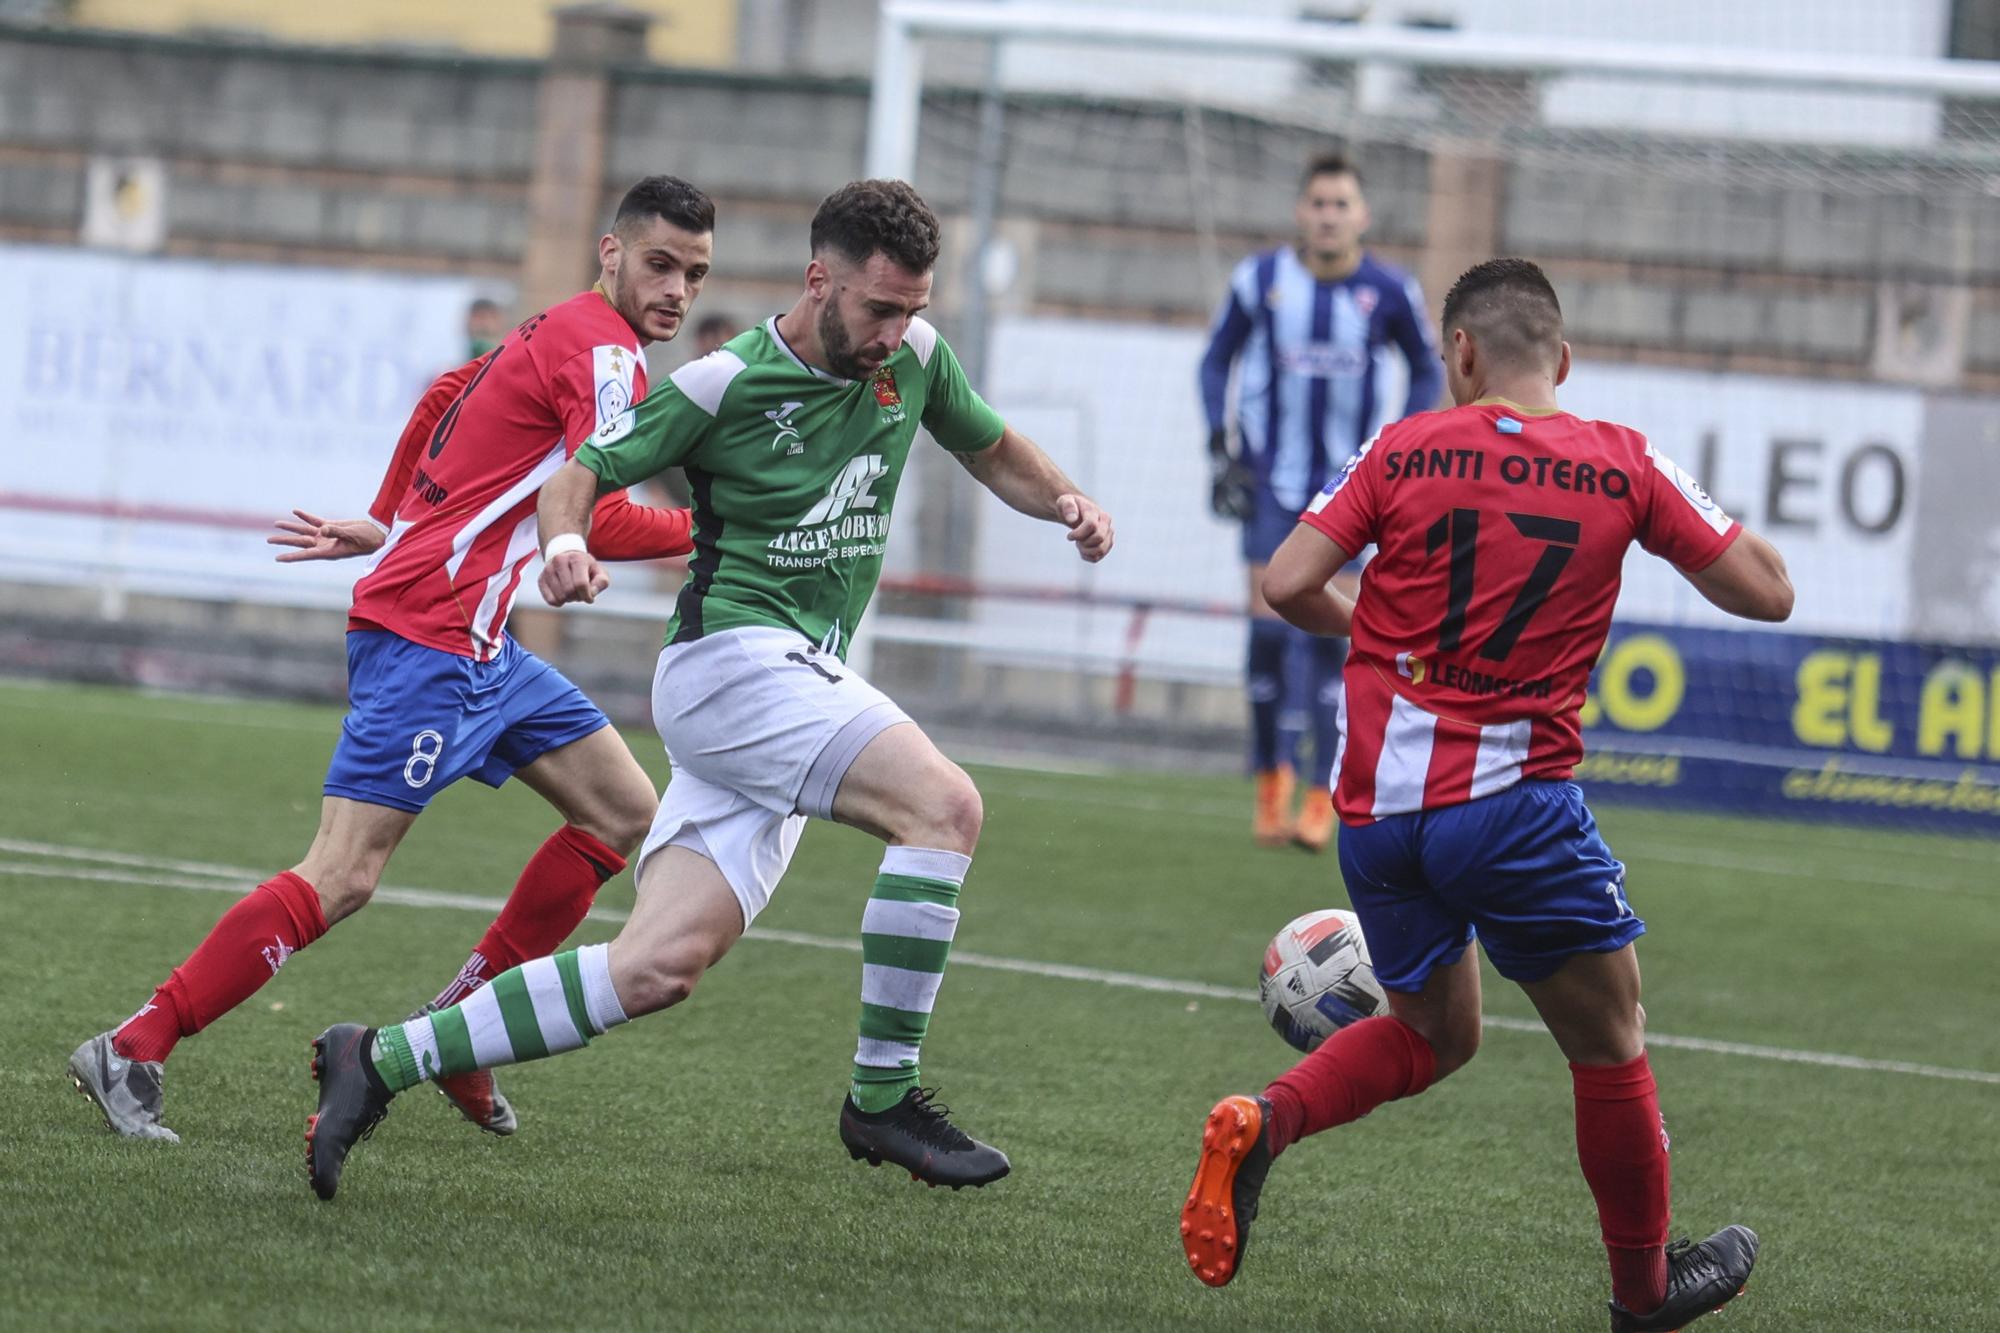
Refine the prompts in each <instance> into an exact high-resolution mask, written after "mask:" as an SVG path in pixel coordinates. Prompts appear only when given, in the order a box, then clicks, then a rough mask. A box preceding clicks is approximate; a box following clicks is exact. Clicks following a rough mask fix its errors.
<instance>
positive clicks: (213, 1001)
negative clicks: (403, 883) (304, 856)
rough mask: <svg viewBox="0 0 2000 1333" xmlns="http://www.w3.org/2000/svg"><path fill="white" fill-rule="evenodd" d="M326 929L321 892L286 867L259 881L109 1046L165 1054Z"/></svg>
mask: <svg viewBox="0 0 2000 1333" xmlns="http://www.w3.org/2000/svg"><path fill="white" fill-rule="evenodd" d="M324 934H326V917H325V916H324V915H323V914H322V913H321V911H320V906H319V894H318V893H316V892H314V891H313V886H312V885H310V884H308V883H306V882H305V881H304V880H302V879H300V878H299V877H298V876H297V875H294V874H293V873H292V872H291V871H289V870H287V871H286V872H285V873H284V874H282V875H277V876H274V877H273V878H271V879H267V880H265V881H264V882H263V883H262V884H259V885H258V886H257V887H256V888H255V889H254V890H252V891H251V892H250V893H248V894H245V895H244V897H243V898H242V900H241V901H239V902H238V903H237V904H236V905H235V906H234V907H232V908H230V909H229V910H228V911H227V912H224V913H223V914H222V920H220V921H218V922H216V923H215V928H214V929H213V930H211V931H209V932H208V938H207V939H205V940H203V941H202V942H201V945H200V947H198V948H197V949H196V950H195V951H194V952H193V953H191V954H189V955H188V960H187V961H186V962H185V963H182V964H181V965H180V966H179V967H177V968H175V969H174V970H173V971H172V972H171V973H170V974H168V976H167V979H166V980H165V981H163V982H161V983H160V987H159V989H158V990H156V991H154V992H153V998H152V999H151V1000H150V1001H148V1002H147V1004H146V1005H145V1007H144V1008H142V1009H140V1010H139V1012H138V1013H136V1014H134V1015H132V1017H130V1018H128V1019H126V1020H125V1023H124V1025H123V1026H121V1027H120V1028H119V1029H118V1031H117V1033H116V1035H114V1036H113V1037H112V1039H111V1047H112V1049H113V1050H115V1051H117V1052H118V1054H120V1055H122V1056H124V1057H125V1058H126V1059H128V1060H164V1059H166V1058H167V1056H168V1054H169V1053H170V1052H172V1050H173V1049H174V1043H175V1042H177V1041H179V1040H180V1039H181V1038H182V1037H191V1036H193V1035H194V1034H195V1033H197V1032H199V1031H201V1030H202V1029H203V1028H205V1027H207V1026H208V1025H209V1024H210V1023H213V1022H214V1021H215V1020H216V1019H218V1018H220V1017H222V1016H223V1015H224V1014H226V1013H228V1012H229V1011H230V1010H231V1009H234V1008H235V1007H236V1006H237V1005H239V1004H241V1003H243V1002H244V1001H245V1000H247V999H249V998H250V997H251V996H252V995H254V994H256V993H257V991H258V989H259V988H260V987H262V986H263V984H264V983H265V982H267V981H269V980H270V979H271V978H272V977H275V976H277V975H278V969H279V968H281V967H283V966H284V965H285V960H286V959H287V958H289V957H291V956H292V955H293V954H294V953H297V952H298V951H299V950H300V949H303V948H305V947H306V946H307V945H308V944H311V943H312V942H313V941H314V940H316V939H318V938H319V937H320V936H322V935H324Z"/></svg>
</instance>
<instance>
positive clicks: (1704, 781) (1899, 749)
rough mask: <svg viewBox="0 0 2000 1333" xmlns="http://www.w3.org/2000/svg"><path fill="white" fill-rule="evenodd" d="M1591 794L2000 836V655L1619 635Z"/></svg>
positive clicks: (1598, 727) (1684, 630) (1596, 721)
mask: <svg viewBox="0 0 2000 1333" xmlns="http://www.w3.org/2000/svg"><path fill="white" fill-rule="evenodd" d="M1583 722H1584V747H1585V751H1586V755H1585V759H1584V763H1583V766H1582V767H1581V768H1580V769H1579V770H1578V772H1577V780H1578V781H1579V782H1581V783H1582V784H1583V785H1584V788H1585V790H1586V791H1587V792H1588V793H1589V794H1590V795H1591V797H1592V798H1593V799H1605V798H1609V799H1624V800H1639V801H1646V802H1651V803H1654V804H1662V805H1677V806H1684V807H1706V808H1710V809H1716V810H1723V811H1727V812H1729V813H1732V814H1744V815H1758V814H1765V815H1779V816H1784V817H1788V818H1797V819H1833V820H1840V821H1845V822H1878V823H1886V824H1895V825H1903V826H1906V827H1910V828H1918V829H1926V830H1930V831H1942V830H1945V829H1950V830H1952V831H1961V832H1967V833H1985V834H1993V835H2000V649H1993V648H1986V649H1979V648H1965V647H1948V646H1945V645H1941V644H1924V643H1907V642H1892V641H1886V640H1871V639H1845V638H1827V637H1821V636H1816V635H1802V634H1786V633H1777V632H1771V631H1758V630H1712V629H1695V628H1688V627H1685V626H1667V625H1653V624H1644V623H1627V624H1620V625H1617V626H1615V627H1614V628H1613V629H1612V631H1611V638H1610V640H1609V642H1608V643H1607V645H1606V647H1605V651H1604V655H1603V657H1602V658H1600V659H1599V661H1598V665H1597V671H1596V673H1595V674H1594V675H1593V677H1592V679H1591V690H1590V698H1589V702H1588V703H1587V704H1586V706H1585V708H1584V713H1583Z"/></svg>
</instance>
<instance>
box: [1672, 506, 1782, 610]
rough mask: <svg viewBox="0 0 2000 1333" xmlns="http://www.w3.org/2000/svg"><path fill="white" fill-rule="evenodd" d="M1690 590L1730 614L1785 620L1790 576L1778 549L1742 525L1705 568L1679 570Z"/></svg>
mask: <svg viewBox="0 0 2000 1333" xmlns="http://www.w3.org/2000/svg"><path fill="white" fill-rule="evenodd" d="M1680 574H1681V577H1682V578H1684V579H1686V580H1687V581H1688V582H1689V583H1692V584H1693V585H1694V590H1695V591H1696V592H1698V593H1700V594H1701V595H1702V596H1703V597H1706V598H1707V599H1708V600H1709V601H1711V602H1713V603H1714V604H1715V605H1717V606H1719V607H1721V608H1722V609H1723V610H1725V611H1727V612H1728V613H1729V614H1730V615H1732V616H1742V617H1743V618H1744V619H1746V620H1769V621H1773V622H1775V621H1781V620H1788V619H1790V618H1791V614H1792V577H1791V575H1790V574H1789V573H1788V572H1787V571H1786V569H1785V557H1783V556H1781V555H1779V554H1778V548H1777V547H1775V546H1773V545H1771V543H1769V542H1767V541H1765V540H1764V539H1763V538H1762V537H1760V536H1758V535H1757V534H1756V533H1754V532H1752V531H1750V529H1748V528H1745V529H1743V531H1742V532H1740V533H1738V534H1737V536H1736V540H1735V541H1733V542H1731V543H1729V549H1727V550H1725V551H1724V552H1723V553H1722V554H1721V555H1719V556H1717V557H1716V558H1715V560H1714V562H1713V563H1711V564H1710V565H1708V567H1707V568H1705V569H1700V570H1695V571H1692V572H1690V571H1688V570H1685V569H1683V570H1681V571H1680Z"/></svg>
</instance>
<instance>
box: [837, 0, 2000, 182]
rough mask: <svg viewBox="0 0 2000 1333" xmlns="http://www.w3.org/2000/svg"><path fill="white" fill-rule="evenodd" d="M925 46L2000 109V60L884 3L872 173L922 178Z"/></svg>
mask: <svg viewBox="0 0 2000 1333" xmlns="http://www.w3.org/2000/svg"><path fill="white" fill-rule="evenodd" d="M926 37H986V38H993V39H1004V38H1042V39H1047V40H1056V41H1064V42H1082V43H1095V44H1100V45H1114V46H1121V47H1127V48H1132V47H1156V48H1159V49H1162V50H1181V51H1199V52H1202V53H1205V54H1209V55H1216V54H1228V55H1264V56H1273V55H1275V56H1293V57H1310V58H1313V59H1318V60H1331V61H1353V62H1360V61H1367V62H1370V63H1372V64H1380V65H1393V66H1415V65H1422V66H1426V67H1431V68H1445V69H1460V70H1467V71H1474V72H1479V73H1486V74H1495V73H1506V74H1530V75H1532V74H1545V75H1546V74H1597V75H1621V76H1628V77H1636V78H1649V77H1650V78H1673V79H1681V80H1686V81H1688V82H1697V83H1709V84H1728V85H1732V86H1735V87H1761V88H1774V89H1791V90H1810V91H1829V90H1830V91H1842V92H1856V93H1891V94H1904V95H1911V94H1915V95H1926V96H1937V97H1963V98H1969V99H1977V100H1993V101H1996V102H2000V61H1990V60H1948V59H1942V58H1935V59H1921V58H1918V59H1913V58H1908V57H1900V58H1891V59H1883V58H1878V57H1873V56H1870V57H1860V56H1835V55H1812V54H1800V53H1791V52H1772V51H1755V50H1741V49H1725V48H1709V47H1693V46H1673V45H1659V44H1654V43H1648V44H1645V45H1638V44H1635V43H1623V42H1603V41H1584V40H1577V39H1556V38H1541V37H1514V36H1505V35H1498V34H1487V33H1465V32H1436V31H1426V30H1415V29H1408V28H1391V27H1373V26H1369V25H1357V26H1353V27H1334V26H1331V25H1329V24H1324V23H1311V22H1301V21H1298V20H1285V19H1258V18H1210V17H1206V16H1202V15H1187V14H1158V13H1144V12H1139V11H1133V10H1113V9H1099V8H1096V7H1072V6H1065V5H1061V4H1054V3H1039V4H1005V5H1002V4H973V3H965V0H883V4H882V8H881V14H880V17H879V19H878V21H877V27H876V33H875V71H874V82H873V88H872V91H871V93H870V95H869V101H868V147H867V164H866V165H867V174H868V175H869V176H874V177H891V178H895V179H900V180H914V176H915V172H916V165H917V162H916V159H917V120H918V116H919V108H920V104H921V99H922V95H923V49H922V39H923V38H926Z"/></svg>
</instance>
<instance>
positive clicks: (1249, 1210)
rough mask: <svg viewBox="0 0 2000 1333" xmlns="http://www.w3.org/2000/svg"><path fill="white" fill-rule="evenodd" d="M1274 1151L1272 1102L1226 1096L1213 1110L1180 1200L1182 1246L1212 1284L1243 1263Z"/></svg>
mask: <svg viewBox="0 0 2000 1333" xmlns="http://www.w3.org/2000/svg"><path fill="white" fill-rule="evenodd" d="M1273 1156H1274V1154H1273V1153H1272V1151H1271V1103H1269V1102H1267V1101H1265V1100H1264V1099H1263V1098H1262V1097H1242V1096H1237V1097H1224V1098H1223V1099H1222V1100H1221V1101H1219V1102H1217V1103H1216V1104H1215V1109H1214V1110H1212V1111H1210V1112H1209V1113H1208V1119H1207V1121H1206V1122H1204V1123H1203V1125H1202V1128H1201V1160H1200V1162H1199V1163H1198V1164H1197V1165H1196V1167H1195V1172H1194V1184H1193V1185H1191V1186H1189V1188H1188V1196H1187V1202H1186V1203H1184V1204H1182V1205H1181V1249H1182V1250H1184V1251H1185V1252H1186V1254H1187V1261H1188V1267H1189V1268H1191V1269H1193V1270H1194V1275H1195V1276H1196V1277H1198V1278H1200V1279H1201V1280H1202V1281H1203V1282H1206V1283H1207V1284H1208V1285H1209V1286H1211V1287H1221V1286H1227V1285H1228V1283H1229V1279H1231V1278H1233V1277H1235V1276H1236V1270H1237V1269H1239V1268H1241V1267H1242V1266H1243V1251H1244V1248H1245V1247H1246V1246H1248V1245H1249V1243H1250V1223H1251V1222H1252V1221H1253V1220H1254V1219H1255V1218H1256V1216H1257V1196H1258V1195H1259V1194H1261V1193H1263V1190H1264V1176H1265V1174H1266V1173H1267V1172H1269V1171H1270V1169H1271V1158H1272V1157H1273Z"/></svg>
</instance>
